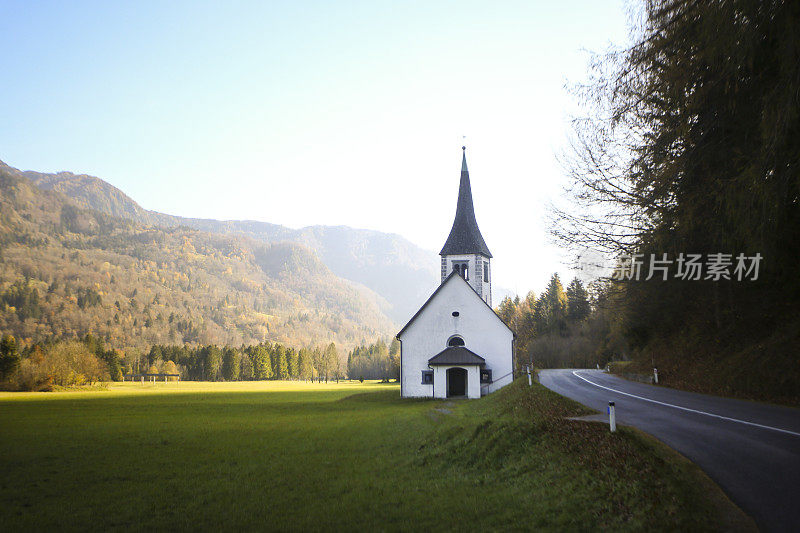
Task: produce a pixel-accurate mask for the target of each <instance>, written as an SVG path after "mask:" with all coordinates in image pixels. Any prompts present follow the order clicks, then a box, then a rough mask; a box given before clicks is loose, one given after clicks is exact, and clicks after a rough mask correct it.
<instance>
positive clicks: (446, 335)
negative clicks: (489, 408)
mask: <svg viewBox="0 0 800 533" xmlns="http://www.w3.org/2000/svg"><path fill="white" fill-rule="evenodd" d="M454 311H455V312H458V314H459V316H458V317H453V316H452V313H453V312H454ZM453 335H460V336H461V337H462V338H463V339H464V343H465V346H466V348H468V349H469V350H471V351H473V352H475V353H476V354H478V355H479V356H481V357H483V358H484V359H485V360H486V368H490V369H491V370H492V375H493V378H495V379H497V380H499V383H498V385H497V386H496V387H492V388H491V390H492V391H494V390H497V389H498V388H500V386H501V384H502V385H505V384H508V383H510V382H511V375H510V374H511V371H512V342H513V334H512V333H511V330H509V329H508V328H507V327H506V326H505V325H504V324H503V323H502V321H501V320H500V319H499V318H498V317H497V315H495V314H494V312H493V311H492V310H491V309H490V308H489V307H487V306H486V304H485V303H484V302H482V301H481V299H480V297H479V296H478V295H477V294H476V293H475V291H473V290H472V289H471V288H470V287H469V286H467V285H466V283H465V282H464V280H463V279H461V278H459V277H457V276H454V277H452V278H450V279H449V281H447V283H446V284H445V285H444V286H443V287H441V288H440V289H439V292H438V293H437V294H436V296H435V297H434V298H433V299H432V300H431V301H430V302H429V303H428V305H427V306H426V307H425V308H424V309H423V310H422V313H421V314H420V315H419V316H417V318H416V319H415V320H414V321H413V322H412V323H411V325H410V326H409V327H408V328H407V329H406V330H405V331H404V332H403V334H402V336H401V340H402V358H401V394H402V396H403V397H431V395H432V392H433V391H432V386H431V385H423V384H422V371H423V370H429V368H428V359H430V358H431V357H433V356H434V355H436V354H438V353H439V352H441V351H442V350H444V349H445V348H446V347H447V341H448V339H450V337H451V336H453ZM443 381H444V382H445V386H446V380H443V379H436V375H434V382H435V383H436V384H437V385H440V384H441V383H442V382H443ZM476 382H478V383H479V380H476ZM446 394H447V392H446V390H445V392H444V395H445V396H446ZM477 396H478V397H479V396H480V388H478V393H477Z"/></svg>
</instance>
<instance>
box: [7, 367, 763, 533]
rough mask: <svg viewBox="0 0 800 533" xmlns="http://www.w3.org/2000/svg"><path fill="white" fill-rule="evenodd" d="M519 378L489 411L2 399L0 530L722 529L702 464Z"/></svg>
mask: <svg viewBox="0 0 800 533" xmlns="http://www.w3.org/2000/svg"><path fill="white" fill-rule="evenodd" d="M586 412H587V411H586V410H585V409H584V408H582V407H580V406H577V405H576V404H574V403H572V402H570V401H568V400H565V399H563V398H561V397H559V396H557V395H555V394H553V393H551V392H550V391H547V390H546V389H544V388H542V387H540V386H538V385H535V386H534V387H533V388H528V387H527V386H526V385H525V384H523V383H521V382H517V383H515V384H514V385H512V386H509V387H506V388H505V389H504V390H502V391H500V392H498V393H496V394H494V395H492V396H490V397H487V398H484V399H482V400H480V401H469V402H441V401H408V400H406V401H403V400H400V399H399V398H398V389H397V387H396V386H386V385H376V384H363V385H362V384H340V385H336V384H331V385H318V384H298V383H281V382H258V383H230V384H226V383H186V382H184V383H180V384H174V383H171V384H157V385H145V386H142V385H137V384H118V385H113V386H112V387H111V389H110V390H108V391H91V392H64V393H0V470H2V472H3V476H2V482H0V524H3V529H5V530H9V531H16V530H45V529H50V528H59V529H64V528H70V529H72V528H81V529H89V528H91V529H104V530H105V529H122V528H124V529H130V528H133V529H153V528H157V529H164V528H177V529H220V528H221V529H356V528H357V529H389V530H395V529H414V530H419V529H426V528H432V527H436V528H437V529H468V530H478V529H486V528H491V529H497V528H501V529H519V528H535V529H550V530H575V529H581V530H596V529H598V528H606V527H610V528H614V529H628V530H652V529H655V530H690V529H691V530H713V529H730V528H732V527H739V526H747V525H748V522H747V520H746V519H743V517H742V515H741V514H739V512H738V510H737V509H736V508H735V507H733V506H732V504H730V503H729V502H728V501H727V499H725V498H724V497H723V496H721V493H720V492H719V491H718V489H716V488H715V486H713V484H711V482H710V481H708V479H707V478H705V477H704V476H702V474H700V473H699V471H698V470H697V468H696V467H694V466H693V465H691V464H690V463H689V462H688V461H686V460H684V459H682V458H681V457H679V456H677V455H676V454H674V453H672V452H670V451H669V450H667V449H666V448H664V447H663V446H661V445H660V444H658V443H655V442H654V441H652V440H651V439H648V438H646V437H643V436H642V435H641V434H638V433H636V432H633V431H629V430H625V429H623V430H622V431H621V432H619V433H617V434H614V435H611V434H609V433H608V432H607V428H606V427H605V426H603V425H601V424H589V423H584V422H572V421H567V420H565V419H564V417H565V416H573V415H580V414H585V413H586Z"/></svg>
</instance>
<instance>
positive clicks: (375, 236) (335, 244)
mask: <svg viewBox="0 0 800 533" xmlns="http://www.w3.org/2000/svg"><path fill="white" fill-rule="evenodd" d="M0 165H2V166H4V167H7V168H13V167H8V166H7V165H5V164H4V163H2V162H0ZM13 170H16V169H13ZM21 173H22V175H24V176H25V177H26V178H28V179H29V180H31V181H32V182H33V183H34V184H35V185H36V186H37V187H39V188H41V189H44V190H52V191H56V192H59V193H61V194H63V195H64V196H66V197H68V198H70V199H71V200H72V201H73V202H74V203H75V204H77V205H78V206H80V207H83V208H85V209H92V210H95V211H99V212H101V213H104V214H107V215H111V216H114V217H119V218H124V219H127V220H132V221H135V222H138V223H140V224H145V225H149V226H157V227H162V228H173V227H179V226H187V227H190V228H195V229H198V230H201V231H207V232H211V233H219V234H235V235H246V236H248V237H251V238H254V239H257V240H260V241H263V242H268V243H277V242H283V241H289V242H295V243H299V244H303V245H305V246H307V247H308V248H310V249H311V250H313V251H315V252H316V253H317V255H318V256H319V258H320V259H321V260H322V262H323V263H325V265H326V266H327V267H328V268H329V269H330V270H331V271H332V272H333V273H334V274H336V275H337V276H339V277H342V278H345V279H347V280H350V281H353V282H355V283H357V284H360V285H363V286H364V287H367V288H369V289H371V290H372V291H374V292H375V293H377V294H378V295H380V296H381V297H382V298H383V299H384V300H385V302H388V304H387V306H386V308H385V309H384V312H385V313H386V314H387V316H389V317H390V318H391V319H392V320H393V321H395V322H397V323H402V322H404V321H405V320H407V319H408V317H409V316H411V315H412V314H413V313H414V312H415V311H416V309H417V308H418V307H419V305H421V304H422V302H424V301H425V299H426V298H427V297H428V295H429V294H430V293H431V292H432V291H433V289H434V288H435V287H436V286H437V285H438V281H439V280H438V276H439V272H438V265H439V258H438V256H437V255H436V253H435V252H433V251H428V250H424V249H422V248H420V247H418V246H416V245H414V244H413V243H411V242H409V241H408V240H406V239H404V238H403V237H401V236H400V235H397V234H391V233H382V232H379V231H374V230H366V229H354V228H350V227H347V226H308V227H305V228H300V229H292V228H288V227H286V226H281V225H279V224H270V223H267V222H258V221H252V220H227V221H220V220H213V219H202V218H184V217H179V216H174V215H168V214H164V213H158V212H156V211H149V210H147V209H144V208H142V207H141V206H140V205H139V204H138V203H136V202H135V201H134V200H133V199H132V198H130V197H129V196H128V195H126V194H125V193H124V192H122V191H121V190H119V189H118V188H116V187H114V186H113V185H111V184H109V183H108V182H106V181H104V180H102V179H100V178H97V177H95V176H89V175H87V174H74V173H72V172H58V173H54V174H46V173H41V172H34V171H25V172H21Z"/></svg>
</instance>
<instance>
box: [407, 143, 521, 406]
mask: <svg viewBox="0 0 800 533" xmlns="http://www.w3.org/2000/svg"><path fill="white" fill-rule="evenodd" d="M462 150H463V151H464V153H463V155H462V160H461V182H460V184H459V189H458V205H457V207H456V218H455V221H454V222H453V229H451V230H450V235H449V236H448V237H447V241H446V242H445V243H444V247H443V248H442V251H441V252H439V255H440V256H441V257H442V282H441V285H439V288H437V289H436V290H435V291H434V292H433V294H431V296H430V298H428V300H427V301H426V302H425V303H424V304H423V306H422V307H421V308H420V309H419V311H417V313H416V314H415V315H414V316H413V317H411V320H409V321H408V324H406V325H405V327H403V329H401V330H400V332H399V333H398V334H397V339H398V340H399V341H400V395H401V396H402V397H403V398H480V397H481V396H484V395H486V394H489V393H491V392H494V391H496V390H498V389H499V388H501V387H504V386H505V385H508V384H509V383H511V381H512V380H513V379H514V375H513V369H514V333H513V332H512V331H511V329H510V328H509V327H508V326H507V325H506V324H505V322H503V321H502V320H501V319H500V317H499V316H497V314H496V313H495V312H494V310H493V309H492V278H491V275H492V269H491V265H490V260H491V258H492V254H491V252H489V248H488V247H487V246H486V242H484V240H483V236H482V235H481V231H480V229H478V222H477V221H476V220H475V210H474V208H473V205H472V190H471V188H470V184H469V171H468V170H467V156H466V147H462Z"/></svg>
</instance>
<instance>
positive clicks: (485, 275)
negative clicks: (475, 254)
mask: <svg viewBox="0 0 800 533" xmlns="http://www.w3.org/2000/svg"><path fill="white" fill-rule="evenodd" d="M483 282H484V283H489V261H484V262H483Z"/></svg>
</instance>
